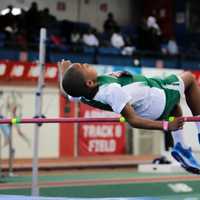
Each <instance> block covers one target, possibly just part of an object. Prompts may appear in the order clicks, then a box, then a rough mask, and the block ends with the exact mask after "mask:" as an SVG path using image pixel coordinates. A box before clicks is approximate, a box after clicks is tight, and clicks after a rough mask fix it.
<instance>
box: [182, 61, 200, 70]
mask: <svg viewBox="0 0 200 200" xmlns="http://www.w3.org/2000/svg"><path fill="white" fill-rule="evenodd" d="M181 66H182V68H183V69H188V70H199V69H200V60H199V61H192V60H191V61H189V60H183V61H182V63H181Z"/></svg>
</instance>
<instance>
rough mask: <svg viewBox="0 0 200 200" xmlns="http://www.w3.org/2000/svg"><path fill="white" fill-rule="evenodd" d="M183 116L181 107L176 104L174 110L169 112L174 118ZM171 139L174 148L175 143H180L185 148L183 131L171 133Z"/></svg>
mask: <svg viewBox="0 0 200 200" xmlns="http://www.w3.org/2000/svg"><path fill="white" fill-rule="evenodd" d="M182 114H183V112H182V109H181V106H180V105H179V104H177V105H176V106H175V107H174V109H173V110H172V112H171V116H174V117H181V116H182ZM171 134H172V137H173V141H174V146H175V145H176V144H177V143H181V144H182V146H184V147H186V145H185V143H184V139H183V130H182V129H178V130H176V131H172V132H171Z"/></svg>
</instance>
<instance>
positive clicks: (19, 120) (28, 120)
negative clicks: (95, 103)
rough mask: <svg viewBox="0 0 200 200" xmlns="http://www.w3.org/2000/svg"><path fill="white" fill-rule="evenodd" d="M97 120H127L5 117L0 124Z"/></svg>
mask: <svg viewBox="0 0 200 200" xmlns="http://www.w3.org/2000/svg"><path fill="white" fill-rule="evenodd" d="M95 122H125V119H124V118H123V117H118V118H117V117H115V118H114V117H113V118H111V117H109V118H108V117H107V118H105V117H97V118H92V117H87V118H83V117H61V118H40V117H39V118H18V117H16V118H4V119H1V120H0V124H37V123H41V124H42V123H95Z"/></svg>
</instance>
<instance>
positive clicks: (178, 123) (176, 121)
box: [168, 117, 184, 131]
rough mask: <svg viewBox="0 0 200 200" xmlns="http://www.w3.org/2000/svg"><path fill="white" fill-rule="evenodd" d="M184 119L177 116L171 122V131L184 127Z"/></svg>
mask: <svg viewBox="0 0 200 200" xmlns="http://www.w3.org/2000/svg"><path fill="white" fill-rule="evenodd" d="M183 125H184V119H183V118H182V117H181V118H180V117H178V118H175V119H174V120H173V121H172V122H169V127H168V130H169V131H175V130H178V129H183Z"/></svg>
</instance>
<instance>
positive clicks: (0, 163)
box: [0, 133, 3, 182]
mask: <svg viewBox="0 0 200 200" xmlns="http://www.w3.org/2000/svg"><path fill="white" fill-rule="evenodd" d="M2 177H3V174H2V155H1V133H0V182H1V181H2V180H1V179H2Z"/></svg>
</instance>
